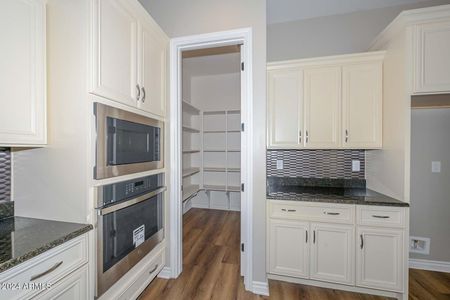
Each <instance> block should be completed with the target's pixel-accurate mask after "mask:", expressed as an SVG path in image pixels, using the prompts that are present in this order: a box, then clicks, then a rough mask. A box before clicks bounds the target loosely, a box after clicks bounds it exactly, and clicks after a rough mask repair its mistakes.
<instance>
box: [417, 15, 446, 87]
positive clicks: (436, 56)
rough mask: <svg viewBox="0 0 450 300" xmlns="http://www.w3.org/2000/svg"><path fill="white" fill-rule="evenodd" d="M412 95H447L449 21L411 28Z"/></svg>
mask: <svg viewBox="0 0 450 300" xmlns="http://www.w3.org/2000/svg"><path fill="white" fill-rule="evenodd" d="M414 42H415V43H414V46H413V53H414V76H413V77H414V90H413V91H414V93H417V94H431V93H449V92H450V55H449V49H450V17H447V18H445V19H444V20H441V21H434V22H426V23H423V24H417V25H415V26H414Z"/></svg>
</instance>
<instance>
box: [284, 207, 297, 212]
mask: <svg viewBox="0 0 450 300" xmlns="http://www.w3.org/2000/svg"><path fill="white" fill-rule="evenodd" d="M281 210H282V211H287V212H295V211H297V210H296V209H286V208H282V209H281Z"/></svg>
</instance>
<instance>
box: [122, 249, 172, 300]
mask: <svg viewBox="0 0 450 300" xmlns="http://www.w3.org/2000/svg"><path fill="white" fill-rule="evenodd" d="M164 264H165V256H164V248H161V249H160V250H159V252H158V253H157V254H156V255H155V256H154V257H153V258H151V259H150V262H149V263H147V265H146V266H145V267H144V268H143V269H142V270H141V271H140V272H139V273H140V274H139V275H138V276H137V277H136V280H135V281H134V282H133V283H132V284H131V285H130V286H129V287H128V288H127V289H126V290H125V291H124V292H123V293H122V294H121V295H120V296H119V300H129V299H137V297H138V296H139V295H140V294H141V293H142V291H143V290H144V289H145V288H146V287H147V285H148V284H149V283H150V282H151V281H152V280H153V279H154V278H155V277H156V275H158V273H159V272H160V271H161V270H162V268H163V267H164Z"/></svg>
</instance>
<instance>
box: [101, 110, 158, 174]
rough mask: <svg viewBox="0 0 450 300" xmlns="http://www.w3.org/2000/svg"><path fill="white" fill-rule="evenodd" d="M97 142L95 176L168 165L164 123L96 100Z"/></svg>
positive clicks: (135, 171) (140, 170)
mask: <svg viewBox="0 0 450 300" xmlns="http://www.w3.org/2000/svg"><path fill="white" fill-rule="evenodd" d="M94 114H95V118H96V129H97V142H96V159H95V167H94V178H95V179H104V178H110V177H115V176H121V175H126V174H133V173H138V172H144V171H149V170H155V169H161V168H163V167H164V149H163V147H164V142H163V138H164V123H163V122H162V121H159V120H156V119H152V118H148V117H145V116H142V115H138V114H135V113H131V112H128V111H125V110H122V109H118V108H115V107H111V106H108V105H104V104H101V103H94Z"/></svg>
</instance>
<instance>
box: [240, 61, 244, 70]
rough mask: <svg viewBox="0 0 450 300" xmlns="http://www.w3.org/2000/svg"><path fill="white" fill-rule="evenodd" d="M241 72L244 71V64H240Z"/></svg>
mask: <svg viewBox="0 0 450 300" xmlns="http://www.w3.org/2000/svg"><path fill="white" fill-rule="evenodd" d="M241 71H244V62H241Z"/></svg>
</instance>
